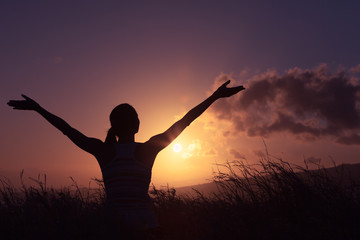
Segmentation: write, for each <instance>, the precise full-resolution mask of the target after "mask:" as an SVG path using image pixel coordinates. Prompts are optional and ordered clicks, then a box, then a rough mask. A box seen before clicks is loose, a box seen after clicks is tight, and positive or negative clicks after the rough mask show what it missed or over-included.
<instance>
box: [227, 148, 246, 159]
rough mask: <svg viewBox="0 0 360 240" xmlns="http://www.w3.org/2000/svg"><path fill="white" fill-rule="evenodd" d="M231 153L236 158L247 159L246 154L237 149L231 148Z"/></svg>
mask: <svg viewBox="0 0 360 240" xmlns="http://www.w3.org/2000/svg"><path fill="white" fill-rule="evenodd" d="M229 153H230V154H231V155H232V156H233V157H234V158H235V159H245V156H244V155H243V154H241V153H240V152H238V151H237V150H235V149H230V150H229Z"/></svg>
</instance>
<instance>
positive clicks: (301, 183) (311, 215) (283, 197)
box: [0, 156, 360, 239]
mask: <svg viewBox="0 0 360 240" xmlns="http://www.w3.org/2000/svg"><path fill="white" fill-rule="evenodd" d="M356 167H358V166H357V165H354V168H352V166H351V165H346V166H340V167H336V168H332V169H324V168H321V167H319V168H318V170H309V169H308V168H307V167H306V166H305V167H298V166H292V165H290V164H289V163H287V162H284V161H282V160H281V159H275V158H272V157H269V156H267V157H266V158H264V159H262V160H261V161H260V162H259V164H258V165H256V166H253V165H246V164H244V163H243V162H240V161H238V162H232V163H228V164H225V165H223V166H222V168H220V169H222V170H220V171H219V172H218V173H216V174H215V176H214V181H215V182H217V191H216V192H215V193H213V194H202V193H201V192H197V193H196V194H192V195H183V194H178V193H177V191H176V190H175V189H172V188H168V189H161V190H160V189H157V188H155V187H152V188H151V189H150V195H151V197H152V199H153V202H154V210H155V212H156V214H157V216H158V218H159V221H160V223H161V225H162V230H163V233H164V236H165V237H164V239H360V201H359V200H360V185H359V181H358V180H357V179H356V177H357V176H358V175H356V173H355V175H354V174H348V173H347V171H348V170H346V169H356ZM352 175H353V177H352ZM40 178H42V179H40ZM33 182H34V184H33V185H25V184H23V186H22V187H21V188H15V187H14V186H12V185H11V183H9V182H7V181H6V179H3V180H2V181H1V188H0V231H1V235H2V238H1V239H103V237H102V236H103V234H104V231H106V224H105V220H104V216H103V203H104V198H105V196H104V191H103V187H102V184H101V182H98V188H97V189H93V188H92V189H88V191H84V190H82V189H80V188H79V187H78V186H77V185H76V183H75V182H74V184H73V185H72V186H69V187H66V188H62V189H53V188H49V187H47V186H46V177H45V176H43V177H39V179H33ZM119 239H121V238H119Z"/></svg>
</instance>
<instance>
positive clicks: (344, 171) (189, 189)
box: [175, 163, 360, 196]
mask: <svg viewBox="0 0 360 240" xmlns="http://www.w3.org/2000/svg"><path fill="white" fill-rule="evenodd" d="M323 170H325V171H326V173H327V174H328V176H329V177H332V178H334V179H336V180H342V181H343V182H344V183H346V182H349V181H350V179H351V180H352V181H354V182H357V183H360V163H359V164H341V165H339V166H336V167H331V168H325V169H320V170H312V172H316V171H323ZM175 189H176V193H177V194H178V195H191V196H196V195H197V192H200V193H201V194H204V196H210V195H211V194H212V193H217V192H218V191H219V190H218V185H217V184H216V183H215V182H209V183H204V184H198V185H191V186H185V187H179V188H175Z"/></svg>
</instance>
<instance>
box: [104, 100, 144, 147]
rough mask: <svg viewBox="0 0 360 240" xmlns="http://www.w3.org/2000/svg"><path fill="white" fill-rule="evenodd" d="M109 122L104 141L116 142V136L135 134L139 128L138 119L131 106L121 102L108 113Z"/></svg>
mask: <svg viewBox="0 0 360 240" xmlns="http://www.w3.org/2000/svg"><path fill="white" fill-rule="evenodd" d="M110 124H111V128H110V129H109V131H108V133H107V136H106V139H105V142H109V143H112V142H116V136H121V135H129V134H135V133H137V132H138V130H139V125H140V121H139V118H138V115H137V112H136V110H135V108H134V107H133V106H131V105H130V104H127V103H122V104H120V105H118V106H116V107H115V108H114V109H113V110H112V111H111V113H110Z"/></svg>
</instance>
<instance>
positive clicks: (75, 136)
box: [7, 94, 104, 156]
mask: <svg viewBox="0 0 360 240" xmlns="http://www.w3.org/2000/svg"><path fill="white" fill-rule="evenodd" d="M21 96H22V97H23V98H24V99H25V100H10V101H9V102H8V103H7V104H8V105H9V106H11V107H13V109H17V110H33V111H36V112H37V113H39V114H40V115H41V116H43V117H44V118H45V119H46V120H47V121H48V122H49V123H51V124H52V125H53V126H54V127H56V128H57V129H59V130H60V131H61V132H62V133H63V134H64V135H66V136H67V137H68V138H69V139H70V140H71V141H72V142H73V143H75V144H76V146H78V147H79V148H81V149H82V150H84V151H86V152H89V153H91V154H93V155H94V156H97V155H98V154H100V152H101V149H102V148H103V147H104V143H103V142H102V141H101V140H99V139H96V138H89V137H87V136H85V135H84V134H82V133H81V132H79V131H78V130H76V129H74V128H72V127H71V126H70V125H69V124H68V123H67V122H65V121H64V120H63V119H61V118H59V117H58V116H55V115H54V114H52V113H50V112H48V111H47V110H45V109H44V108H42V107H41V106H40V105H39V104H38V103H37V102H36V101H34V100H33V99H31V98H29V97H27V96H26V95H23V94H22V95H21Z"/></svg>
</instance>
